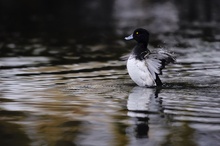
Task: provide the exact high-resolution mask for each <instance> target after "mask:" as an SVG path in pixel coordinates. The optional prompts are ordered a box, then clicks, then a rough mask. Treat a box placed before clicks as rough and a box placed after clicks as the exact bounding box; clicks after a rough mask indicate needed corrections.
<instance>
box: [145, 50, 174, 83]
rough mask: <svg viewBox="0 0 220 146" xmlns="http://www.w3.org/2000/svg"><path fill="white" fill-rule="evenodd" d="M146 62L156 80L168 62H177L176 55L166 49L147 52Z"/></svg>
mask: <svg viewBox="0 0 220 146" xmlns="http://www.w3.org/2000/svg"><path fill="white" fill-rule="evenodd" d="M145 62H146V66H147V67H148V69H149V71H150V73H151V74H152V76H153V78H154V80H156V79H157V78H158V75H159V74H162V69H164V68H165V66H166V65H167V64H169V63H173V62H175V57H174V56H173V55H172V54H171V53H169V52H167V51H165V50H159V51H157V52H151V53H148V54H146V55H145Z"/></svg>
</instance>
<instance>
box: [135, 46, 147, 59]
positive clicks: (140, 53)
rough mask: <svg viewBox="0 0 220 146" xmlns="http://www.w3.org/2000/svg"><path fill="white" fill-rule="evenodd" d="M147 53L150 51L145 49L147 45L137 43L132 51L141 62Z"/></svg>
mask: <svg viewBox="0 0 220 146" xmlns="http://www.w3.org/2000/svg"><path fill="white" fill-rule="evenodd" d="M149 52H150V51H149V50H148V48H147V43H138V44H137V45H136V46H135V47H134V49H133V54H134V55H135V58H136V59H138V60H143V59H144V56H145V55H146V54H148V53H149Z"/></svg>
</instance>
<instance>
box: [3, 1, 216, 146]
mask: <svg viewBox="0 0 220 146" xmlns="http://www.w3.org/2000/svg"><path fill="white" fill-rule="evenodd" d="M129 2H130V1H129ZM129 2H128V4H127V6H126V8H129V6H132V5H133V3H132V2H130V3H129ZM121 3H122V1H120V0H118V1H117V2H116V4H115V6H114V8H115V9H116V10H114V12H115V13H116V12H118V11H120V10H121V11H123V13H120V15H117V16H114V19H115V20H114V23H115V24H117V25H116V26H115V28H114V29H115V30H114V33H112V30H109V31H107V32H104V35H103V34H102V33H101V35H100V34H98V35H96V33H95V32H94V30H92V31H91V33H93V34H94V35H95V37H103V38H102V39H101V40H99V41H97V40H92V38H93V37H94V36H93V35H92V36H88V38H87V37H86V38H85V36H78V38H74V37H71V38H68V39H66V40H65V41H63V39H62V40H61V39H60V38H54V37H49V39H48V37H47V38H44V37H30V38H28V37H20V36H17V34H14V35H12V36H8V37H7V38H6V39H5V40H4V41H2V42H1V45H0V46H1V47H0V48H1V58H0V67H1V70H0V103H1V104H0V145H2V146H3V145H18V146H26V145H32V146H47V145H48V146H72V145H80V146H141V145H147V146H207V145H210V146H220V143H219V141H220V84H219V82H220V78H219V77H220V67H219V66H220V58H219V56H220V52H219V49H220V42H219V41H218V40H219V35H218V33H217V30H218V28H217V27H216V26H217V24H213V25H210V26H208V30H212V32H216V33H214V34H209V35H208V36H207V35H205V36H206V37H204V35H203V32H206V31H207V25H205V24H204V23H203V24H204V25H205V27H204V25H198V24H197V23H196V24H194V25H193V26H194V27H193V28H191V27H189V26H188V24H185V23H184V29H180V30H179V27H180V26H179V25H178V24H179V23H177V22H179V21H178V18H179V17H178V15H177V12H176V11H177V9H175V5H174V4H173V3H170V2H168V3H164V4H161V5H153V4H152V5H153V8H156V9H157V10H158V11H157V13H153V12H154V11H153V10H148V11H149V12H151V13H148V15H149V16H146V17H147V18H149V19H150V18H151V17H155V18H156V19H155V20H154V22H152V23H149V20H148V19H147V20H143V22H139V21H138V20H137V21H136V20H135V19H134V18H136V17H143V16H142V13H143V11H141V10H142V9H141V8H142V7H137V8H136V7H134V8H135V9H133V11H135V12H136V10H140V11H137V13H135V14H136V15H134V16H133V15H131V14H129V13H128V11H127V9H126V8H125V7H124V5H122V4H121ZM137 5H138V4H137ZM141 5H142V3H141ZM173 7H174V8H173ZM169 8H172V9H171V11H169V12H170V13H171V14H170V16H172V17H171V18H172V19H171V21H166V20H167V19H169V20H170V17H169V18H167V19H166V20H163V21H164V22H167V23H168V24H166V25H165V26H164V27H162V28H160V29H157V25H156V24H159V22H158V20H160V18H161V17H160V16H161V15H159V16H158V13H159V14H161V12H160V11H159V10H160V9H163V10H164V11H162V12H165V10H167V9H169ZM129 12H130V11H129ZM126 14H127V15H126ZM172 14H174V15H172ZM114 15H115V14H114ZM165 16H166V14H165ZM158 17H159V18H158ZM132 18H133V19H134V20H135V21H134V22H133V23H134V24H131V25H132V26H135V25H136V24H142V23H146V24H147V25H148V27H147V28H150V30H152V32H155V33H154V34H153V35H152V39H151V41H150V45H149V48H150V49H154V47H158V46H163V47H165V48H166V49H168V50H169V51H171V52H174V54H175V55H176V56H177V61H176V63H175V64H171V65H169V66H167V68H166V69H165V70H164V73H163V76H161V80H162V81H163V83H164V85H163V87H162V88H142V87H138V86H136V85H135V84H134V83H133V82H132V81H131V79H130V77H129V76H128V74H127V71H126V67H125V64H126V62H125V61H121V60H120V56H122V55H123V54H124V53H127V52H129V51H130V50H131V49H132V46H133V45H134V44H133V43H131V42H125V41H124V40H123V37H124V35H125V34H126V35H128V34H129V33H131V32H132V28H131V27H130V26H127V27H126V26H124V25H125V24H126V22H128V21H129V20H131V19H132ZM163 18H164V17H163ZM164 19H165V18H164ZM122 20H123V21H122ZM170 23H171V24H172V25H170ZM153 24H155V25H153ZM180 24H183V23H180ZM171 30H172V31H171ZM97 31H98V32H100V31H101V32H102V31H103V30H102V29H98V30H97ZM157 31H159V32H157ZM167 31H168V32H167ZM106 34H109V36H108V35H106ZM110 34H111V35H110ZM83 40H86V42H84V41H83ZM88 40H90V41H91V40H92V41H91V42H88ZM94 42H96V43H94Z"/></svg>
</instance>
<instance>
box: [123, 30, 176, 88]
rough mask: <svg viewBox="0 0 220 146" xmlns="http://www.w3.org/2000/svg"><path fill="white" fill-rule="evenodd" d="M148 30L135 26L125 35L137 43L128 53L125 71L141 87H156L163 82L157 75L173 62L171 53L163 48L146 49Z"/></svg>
mask: <svg viewBox="0 0 220 146" xmlns="http://www.w3.org/2000/svg"><path fill="white" fill-rule="evenodd" d="M149 36H150V34H149V32H148V31H147V30H146V29H144V28H137V29H135V30H134V32H133V33H132V34H131V35H129V36H128V37H125V40H135V41H136V42H137V44H136V45H135V46H134V48H133V50H132V51H131V53H130V54H129V56H128V58H127V59H126V60H127V71H128V74H129V76H130V78H131V79H132V80H133V81H134V82H135V83H136V84H137V85H138V86H141V87H158V86H162V85H163V83H162V81H161V80H160V77H159V75H162V70H163V69H164V68H165V66H166V65H168V64H170V63H174V62H175V60H176V59H175V57H174V56H173V54H171V53H169V52H168V51H166V50H164V49H159V50H157V51H156V50H154V51H150V50H149V49H148V42H149Z"/></svg>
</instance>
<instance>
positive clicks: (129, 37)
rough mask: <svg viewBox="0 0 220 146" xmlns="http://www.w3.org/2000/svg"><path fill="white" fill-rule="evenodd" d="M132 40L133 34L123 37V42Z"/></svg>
mask: <svg viewBox="0 0 220 146" xmlns="http://www.w3.org/2000/svg"><path fill="white" fill-rule="evenodd" d="M132 39H133V34H131V35H129V36H128V37H125V40H132Z"/></svg>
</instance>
